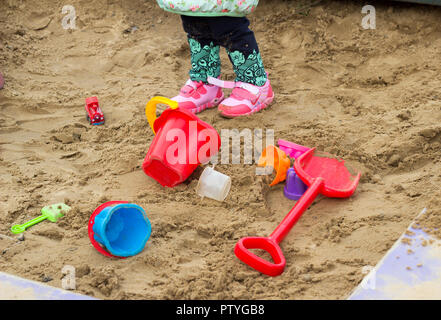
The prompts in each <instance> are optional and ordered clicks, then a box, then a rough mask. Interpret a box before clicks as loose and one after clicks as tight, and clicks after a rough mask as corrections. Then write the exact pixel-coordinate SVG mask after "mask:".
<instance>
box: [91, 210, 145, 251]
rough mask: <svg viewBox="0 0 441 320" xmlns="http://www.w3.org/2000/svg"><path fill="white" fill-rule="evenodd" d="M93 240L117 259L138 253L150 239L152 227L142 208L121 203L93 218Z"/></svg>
mask: <svg viewBox="0 0 441 320" xmlns="http://www.w3.org/2000/svg"><path fill="white" fill-rule="evenodd" d="M93 232H94V235H93V237H94V239H95V240H96V241H97V242H98V243H100V244H101V245H103V246H104V247H106V249H107V250H108V251H109V252H110V253H111V254H113V255H114V256H118V257H130V256H134V255H136V254H138V253H140V252H141V251H142V250H143V249H144V247H145V244H146V243H147V240H148V239H149V238H150V234H151V232H152V227H151V224H150V221H149V219H148V218H147V215H146V213H145V211H144V209H143V208H141V207H140V206H138V205H136V204H131V203H121V204H116V205H112V206H108V207H105V208H103V209H102V210H101V212H100V213H99V214H98V215H97V216H96V217H95V221H94V224H93Z"/></svg>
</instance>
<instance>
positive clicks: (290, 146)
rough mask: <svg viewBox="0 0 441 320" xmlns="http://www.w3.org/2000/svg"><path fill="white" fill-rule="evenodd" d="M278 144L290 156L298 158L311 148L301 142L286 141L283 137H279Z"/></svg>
mask: <svg viewBox="0 0 441 320" xmlns="http://www.w3.org/2000/svg"><path fill="white" fill-rule="evenodd" d="M277 144H278V145H279V148H280V150H282V151H283V152H285V153H286V154H287V155H288V157H290V158H294V159H297V158H298V157H300V156H301V155H302V154H304V153H305V152H306V151H308V150H309V148H308V147H304V146H301V145H299V144H295V143H293V142H290V141H286V140H283V139H279V141H277Z"/></svg>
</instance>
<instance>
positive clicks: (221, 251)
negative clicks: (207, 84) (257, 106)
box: [0, 0, 441, 299]
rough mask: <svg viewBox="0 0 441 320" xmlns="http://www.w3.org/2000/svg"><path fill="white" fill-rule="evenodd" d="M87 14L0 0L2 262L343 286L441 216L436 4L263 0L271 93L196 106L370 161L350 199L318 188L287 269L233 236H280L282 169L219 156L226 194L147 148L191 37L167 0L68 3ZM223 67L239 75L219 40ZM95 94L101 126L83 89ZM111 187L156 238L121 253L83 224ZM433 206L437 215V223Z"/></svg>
mask: <svg viewBox="0 0 441 320" xmlns="http://www.w3.org/2000/svg"><path fill="white" fill-rule="evenodd" d="M69 3H70V4H71V5H73V6H74V7H75V9H76V13H77V20H76V26H77V29H76V30H65V29H63V28H62V25H61V21H62V19H63V16H64V15H63V14H62V13H61V9H62V6H63V5H64V4H62V3H60V2H58V1H49V0H42V1H40V2H39V3H38V4H37V3H35V2H33V1H27V0H23V1H18V0H17V1H14V0H0V7H1V8H2V9H1V10H0V42H1V45H0V71H1V72H2V74H3V75H4V77H5V80H6V82H5V85H4V88H3V89H2V90H0V174H1V177H2V179H1V180H2V183H1V186H0V200H1V201H0V234H3V235H7V236H10V237H11V238H12V239H10V238H7V237H2V238H1V239H0V254H1V255H0V270H1V271H3V272H8V273H12V274H15V275H19V276H22V277H26V278H29V279H32V280H38V281H46V282H47V284H49V285H52V286H55V287H61V284H62V277H63V274H62V269H63V267H64V266H65V265H71V266H74V267H75V268H76V276H77V279H76V280H77V281H76V285H77V287H76V292H78V293H82V294H88V295H91V296H94V297H97V298H102V299H345V298H346V297H347V296H348V295H349V294H350V293H351V291H352V290H353V289H354V288H355V287H356V286H357V285H358V284H359V283H360V281H361V280H362V278H363V276H364V274H363V272H362V271H363V267H365V266H374V265H375V264H376V263H377V262H378V261H379V260H380V259H381V258H382V256H383V255H384V254H385V253H386V252H387V250H388V249H389V248H390V247H391V246H392V245H393V243H394V242H395V241H396V240H397V239H398V238H399V237H400V235H401V234H402V233H403V232H404V230H405V229H406V227H407V226H408V225H409V224H410V223H411V222H412V220H413V218H414V217H416V215H417V214H418V213H419V212H420V211H421V210H422V209H423V208H424V207H427V209H428V214H430V217H432V220H431V221H432V224H433V223H435V224H437V222H436V221H439V214H440V212H439V200H437V199H439V198H440V188H439V186H440V182H441V176H440V174H441V161H440V159H441V150H440V149H441V148H440V147H441V124H440V123H441V85H440V83H441V66H440V64H439V56H440V53H441V25H440V24H439V21H441V8H438V7H429V6H422V5H412V4H404V3H399V2H386V3H383V2H375V1H374V2H372V3H370V4H372V5H374V6H375V8H376V12H377V21H376V29H375V30H364V29H363V28H362V26H361V19H362V17H363V15H362V14H361V8H362V5H363V4H362V3H361V2H358V1H322V2H319V3H317V4H316V5H314V6H309V5H308V2H307V1H303V2H296V1H264V0H262V1H261V3H260V4H259V7H258V9H257V11H256V12H255V14H253V15H251V16H250V19H251V26H252V28H253V30H254V31H255V33H256V36H257V39H258V42H259V45H260V49H261V52H262V57H263V61H264V63H265V66H266V68H267V71H268V72H269V75H270V79H271V81H272V85H273V88H274V90H275V93H276V99H275V102H274V103H273V105H272V106H271V107H270V108H268V109H267V110H265V111H262V112H260V113H258V114H255V115H253V116H252V117H249V118H246V119H244V118H239V119H234V120H228V119H224V118H221V117H220V116H219V115H218V113H217V111H216V110H215V109H213V110H208V111H205V112H203V113H201V114H200V118H201V119H202V120H204V121H207V122H209V123H211V124H212V125H213V126H214V127H215V128H216V129H217V130H221V129H225V128H229V129H233V128H236V129H238V130H242V129H245V128H250V129H254V128H261V129H265V128H268V129H274V132H275V138H276V139H279V138H282V139H285V140H290V141H293V142H296V143H298V144H302V145H305V146H309V147H317V148H318V149H320V150H323V151H327V152H330V153H333V154H335V155H337V156H341V157H343V158H345V159H347V160H348V161H350V162H351V163H352V164H353V165H354V166H355V167H357V168H358V169H359V170H361V172H362V180H361V182H360V185H359V187H358V188H357V191H356V193H355V194H354V195H353V197H351V198H349V199H340V200H339V199H329V198H325V197H319V198H318V199H317V200H316V201H315V202H314V204H313V206H312V207H311V208H309V210H308V211H307V212H306V213H305V214H304V216H303V217H302V218H301V219H300V220H299V222H298V223H297V225H296V226H295V227H294V228H293V230H292V231H291V232H290V234H289V235H288V236H287V237H286V238H285V240H284V241H283V242H282V244H281V246H282V250H283V252H284V254H285V257H286V260H287V266H286V269H285V272H284V273H283V274H282V275H281V276H279V277H276V278H271V277H267V276H264V275H261V274H260V273H258V272H256V271H255V270H253V269H251V268H249V267H248V266H246V265H244V264H243V263H242V262H240V261H239V260H238V259H237V258H236V257H235V255H234V253H233V249H234V245H235V243H236V242H237V240H238V239H239V238H241V237H244V236H254V235H256V236H267V235H269V234H270V233H271V232H272V231H273V230H274V228H275V227H276V226H277V224H278V223H279V222H280V221H281V220H282V219H283V217H284V216H285V215H286V213H287V212H288V211H289V210H290V209H291V207H292V206H293V204H294V202H292V201H290V200H288V199H286V198H284V196H283V192H282V188H283V185H281V184H279V185H277V186H275V187H273V188H271V189H270V188H269V187H268V186H267V185H266V184H265V183H264V182H263V179H262V177H260V176H256V175H255V168H256V165H255V164H235V165H233V164H229V165H227V164H224V165H217V166H216V169H217V170H219V171H220V172H222V173H225V174H228V175H230V176H231V178H232V188H231V191H230V194H229V196H228V198H227V199H226V200H225V201H224V202H217V201H214V200H210V199H204V200H201V198H200V197H198V196H197V195H196V193H195V187H196V184H197V177H198V176H197V174H198V173H199V174H200V172H196V173H195V175H193V176H192V177H191V178H190V179H189V180H188V181H187V182H186V183H184V184H182V185H179V186H177V187H175V188H173V189H166V188H163V187H161V186H160V185H159V184H158V183H156V181H154V180H152V179H150V178H149V177H147V176H146V175H145V174H144V173H143V171H142V169H141V164H142V161H143V159H144V157H145V154H146V152H147V149H148V146H149V144H150V142H151V141H152V139H153V134H152V132H151V130H150V128H149V126H148V123H147V121H146V119H145V117H144V106H145V104H146V102H147V101H148V100H149V99H150V98H151V97H153V96H155V95H162V96H167V97H171V96H173V95H175V94H176V93H177V92H178V90H179V88H180V87H181V86H182V85H183V83H184V82H185V81H186V79H187V72H188V68H189V64H190V61H189V48H188V45H187V42H186V38H185V34H184V32H183V31H182V27H181V24H180V21H179V19H178V17H177V16H175V15H173V14H171V13H165V12H163V11H161V10H160V9H159V8H158V7H157V5H156V3H155V1H153V0H148V1H141V0H134V1H111V0H108V1H106V0H101V1H95V0H94V1H82V0H72V1H70V2H69ZM222 62H223V75H222V77H223V78H225V79H233V77H234V74H233V71H232V67H231V65H230V63H229V61H228V58H227V56H226V54H225V51H222ZM91 95H96V96H98V99H99V101H100V105H101V107H102V109H103V111H104V113H105V117H106V124H105V125H104V126H97V127H91V126H90V125H89V124H88V122H87V121H86V118H85V112H84V100H85V98H86V97H88V96H91ZM108 200H127V201H130V202H132V203H136V204H138V205H140V206H142V207H143V208H144V209H145V210H146V212H147V215H148V217H149V219H150V221H151V223H152V235H151V238H150V240H149V241H148V243H147V245H146V247H145V249H144V251H143V252H142V253H140V254H139V255H137V256H135V257H131V258H128V259H124V260H118V259H109V258H107V257H104V256H102V255H101V254H99V253H98V252H97V251H96V250H95V249H94V248H93V247H92V245H91V244H90V242H89V239H88V235H87V223H88V220H89V217H90V215H91V214H92V212H93V210H94V209H95V208H96V207H97V206H98V205H100V204H101V203H103V202H105V201H108ZM61 201H65V202H66V203H67V204H69V205H70V206H72V208H73V209H72V210H71V211H70V212H69V214H68V215H66V216H65V217H64V218H62V219H60V220H59V221H58V222H57V223H51V222H49V221H45V222H42V223H40V224H38V225H36V226H34V227H32V228H31V229H29V230H27V231H26V233H25V240H24V241H16V240H15V239H16V237H17V236H16V235H12V233H10V231H9V229H10V227H11V226H12V225H13V224H16V223H23V222H25V221H27V220H30V219H32V218H33V217H36V216H38V215H39V214H40V210H41V208H42V207H43V206H45V205H48V204H52V203H57V202H61ZM433 221H435V222H433Z"/></svg>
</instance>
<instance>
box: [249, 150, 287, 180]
mask: <svg viewBox="0 0 441 320" xmlns="http://www.w3.org/2000/svg"><path fill="white" fill-rule="evenodd" d="M257 166H258V167H266V166H272V167H273V168H274V169H275V170H276V177H275V178H274V180H273V181H272V182H271V183H270V186H271V187H272V186H275V185H276V184H278V183H279V182H282V181H284V180H285V179H286V172H287V171H288V169H289V167H290V166H291V161H290V160H289V158H288V156H287V155H286V153H285V152H283V151H282V150H280V149H279V148H277V147H276V146H273V145H271V146H268V147H266V148H265V150H263V152H262V154H261V155H260V158H259V161H258V162H257Z"/></svg>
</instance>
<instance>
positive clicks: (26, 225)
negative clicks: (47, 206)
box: [11, 215, 47, 234]
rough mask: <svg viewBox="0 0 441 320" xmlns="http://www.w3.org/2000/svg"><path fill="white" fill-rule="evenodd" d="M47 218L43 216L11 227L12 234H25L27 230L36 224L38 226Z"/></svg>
mask: <svg viewBox="0 0 441 320" xmlns="http://www.w3.org/2000/svg"><path fill="white" fill-rule="evenodd" d="M46 219H47V216H44V215H41V216H39V217H37V218H35V219H32V220H30V221H28V222H26V223H24V224H16V225H14V226H12V227H11V231H12V233H15V234H18V233H22V232H24V231H25V230H26V229H27V228H29V227H32V226H33V225H34V224H37V223H39V222H41V221H43V220H46Z"/></svg>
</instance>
